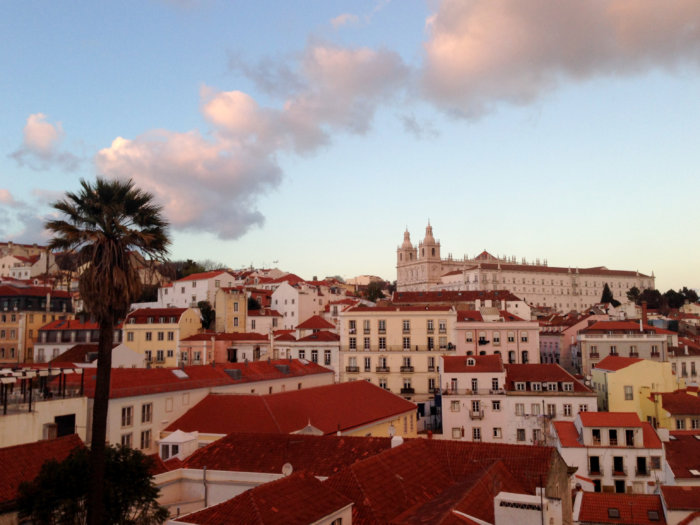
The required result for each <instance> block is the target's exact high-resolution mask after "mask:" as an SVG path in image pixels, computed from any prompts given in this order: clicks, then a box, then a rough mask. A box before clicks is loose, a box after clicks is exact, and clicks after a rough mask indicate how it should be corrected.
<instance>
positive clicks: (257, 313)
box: [248, 308, 282, 317]
mask: <svg viewBox="0 0 700 525" xmlns="http://www.w3.org/2000/svg"><path fill="white" fill-rule="evenodd" d="M248 317H282V314H281V313H279V312H278V311H277V310H270V309H269V308H263V309H262V310H260V309H257V310H248Z"/></svg>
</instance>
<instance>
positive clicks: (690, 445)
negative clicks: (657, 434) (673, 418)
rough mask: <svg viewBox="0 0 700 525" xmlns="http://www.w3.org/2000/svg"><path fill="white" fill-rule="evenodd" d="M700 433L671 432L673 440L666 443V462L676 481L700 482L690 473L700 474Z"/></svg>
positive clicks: (699, 477) (698, 478) (699, 478)
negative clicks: (690, 480) (698, 437)
mask: <svg viewBox="0 0 700 525" xmlns="http://www.w3.org/2000/svg"><path fill="white" fill-rule="evenodd" d="M696 436H700V431H698V430H695V431H684V432H671V437H672V439H671V440H669V441H667V442H665V443H664V449H665V451H666V461H667V462H668V465H669V467H671V470H672V471H673V477H674V478H676V479H692V480H695V481H698V480H700V476H697V475H695V474H693V473H692V472H690V471H691V470H696V471H698V472H700V439H697V438H696Z"/></svg>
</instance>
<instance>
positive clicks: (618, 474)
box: [612, 467, 627, 477]
mask: <svg viewBox="0 0 700 525" xmlns="http://www.w3.org/2000/svg"><path fill="white" fill-rule="evenodd" d="M612 475H613V476H615V477H622V476H627V471H626V470H625V467H622V468H615V467H613V468H612Z"/></svg>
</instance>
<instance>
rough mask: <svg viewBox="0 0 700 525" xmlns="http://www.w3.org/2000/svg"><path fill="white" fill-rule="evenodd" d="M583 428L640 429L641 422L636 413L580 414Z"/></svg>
mask: <svg viewBox="0 0 700 525" xmlns="http://www.w3.org/2000/svg"><path fill="white" fill-rule="evenodd" d="M579 417H580V418H581V423H582V424H583V426H584V427H617V428H619V427H625V428H632V427H637V428H639V427H641V426H642V422H641V421H640V420H639V416H638V415H637V413H636V412H580V413H579Z"/></svg>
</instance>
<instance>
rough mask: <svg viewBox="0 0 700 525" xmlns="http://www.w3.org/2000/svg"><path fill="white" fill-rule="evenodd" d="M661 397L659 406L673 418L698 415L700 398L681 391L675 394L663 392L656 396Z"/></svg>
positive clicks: (699, 413)
mask: <svg viewBox="0 0 700 525" xmlns="http://www.w3.org/2000/svg"><path fill="white" fill-rule="evenodd" d="M657 395H659V396H661V406H662V408H663V409H664V410H666V411H667V412H668V413H669V414H671V415H673V416H681V415H693V416H696V415H700V397H698V396H696V395H692V394H688V393H686V392H684V391H682V390H677V391H676V392H663V393H659V394H657Z"/></svg>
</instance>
